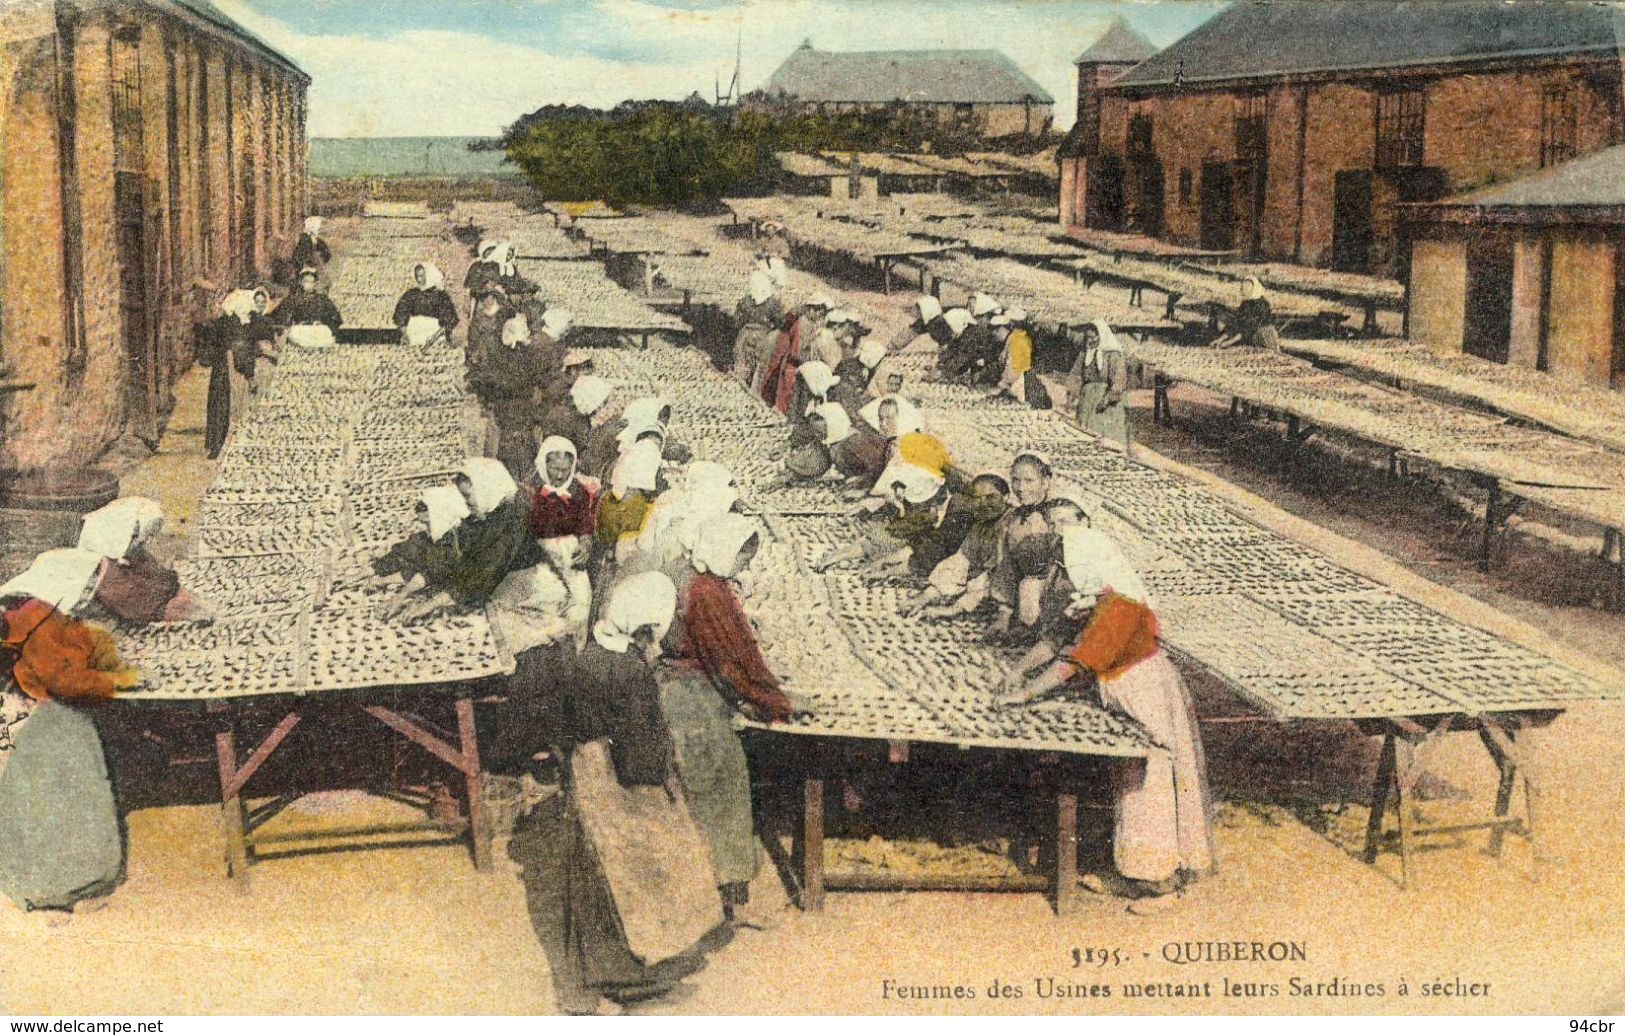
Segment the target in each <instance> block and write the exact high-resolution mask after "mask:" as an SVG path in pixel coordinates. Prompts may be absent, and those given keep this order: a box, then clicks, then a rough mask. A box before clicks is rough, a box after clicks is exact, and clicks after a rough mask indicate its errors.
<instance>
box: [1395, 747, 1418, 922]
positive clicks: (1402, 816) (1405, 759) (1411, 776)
mask: <svg viewBox="0 0 1625 1035" xmlns="http://www.w3.org/2000/svg"><path fill="white" fill-rule="evenodd" d="M1390 742H1391V743H1392V744H1393V745H1394V752H1395V758H1394V775H1395V778H1396V779H1395V781H1394V809H1395V811H1396V812H1397V813H1398V814H1399V886H1400V887H1402V888H1404V889H1406V890H1410V888H1411V886H1412V885H1413V883H1414V882H1415V879H1416V878H1415V876H1414V875H1413V874H1412V873H1411V853H1412V852H1413V851H1415V848H1416V845H1415V838H1416V835H1415V831H1413V830H1412V829H1411V827H1412V824H1411V805H1412V804H1413V799H1412V797H1411V792H1412V790H1413V789H1414V787H1415V786H1416V778H1417V777H1418V776H1419V775H1421V774H1420V773H1418V772H1417V771H1416V747H1415V745H1414V744H1412V743H1411V741H1410V739H1409V738H1408V737H1403V736H1401V737H1393V738H1390Z"/></svg>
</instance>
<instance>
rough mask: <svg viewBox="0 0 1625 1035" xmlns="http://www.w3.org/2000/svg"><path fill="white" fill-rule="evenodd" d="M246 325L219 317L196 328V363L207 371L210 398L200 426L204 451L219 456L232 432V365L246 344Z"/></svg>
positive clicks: (228, 318)
mask: <svg viewBox="0 0 1625 1035" xmlns="http://www.w3.org/2000/svg"><path fill="white" fill-rule="evenodd" d="M248 327H249V325H247V324H244V323H242V322H241V321H240V320H238V319H237V318H236V317H235V316H228V315H225V314H221V315H220V316H217V317H215V318H214V319H213V320H210V321H209V322H208V323H200V324H197V325H196V327H195V332H196V336H197V361H198V362H199V363H202V364H203V365H204V366H206V367H208V368H209V395H208V404H207V411H206V416H205V418H204V423H203V451H204V453H206V454H207V455H208V457H209V459H210V460H213V459H214V458H215V457H217V456H219V455H220V450H221V448H222V447H224V446H225V444H226V435H227V434H228V433H229V432H230V430H231V364H232V363H233V362H234V361H235V359H236V355H237V353H238V352H239V351H240V350H241V348H242V343H243V342H244V341H245V335H246V334H247V331H248Z"/></svg>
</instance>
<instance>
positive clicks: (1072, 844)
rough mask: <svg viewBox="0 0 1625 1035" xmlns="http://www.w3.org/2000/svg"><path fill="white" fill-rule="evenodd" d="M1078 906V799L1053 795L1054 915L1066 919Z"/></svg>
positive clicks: (1068, 794) (1065, 794) (1067, 792)
mask: <svg viewBox="0 0 1625 1035" xmlns="http://www.w3.org/2000/svg"><path fill="white" fill-rule="evenodd" d="M1077 904H1078V796H1077V794H1075V793H1074V792H1072V791H1070V790H1062V791H1060V792H1058V793H1057V794H1056V795H1055V912H1056V914H1057V915H1059V916H1068V915H1070V914H1071V913H1073V912H1075V911H1076V909H1077Z"/></svg>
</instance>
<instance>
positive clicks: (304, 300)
mask: <svg viewBox="0 0 1625 1035" xmlns="http://www.w3.org/2000/svg"><path fill="white" fill-rule="evenodd" d="M271 320H272V321H273V322H274V323H275V324H276V325H277V326H278V327H294V326H297V325H298V324H302V323H320V324H326V325H327V329H328V330H330V331H334V332H337V331H338V329H339V328H340V327H342V326H343V325H344V317H342V316H340V315H339V307H338V306H336V305H334V304H333V300H332V299H331V298H328V297H327V296H326V295H324V294H322V293H321V292H320V291H305V290H303V289H301V288H294V289H293V290H292V291H290V292H288V297H287V298H284V299H283V300H282V301H281V302H280V303H278V304H277V307H276V308H275V309H273V310H271Z"/></svg>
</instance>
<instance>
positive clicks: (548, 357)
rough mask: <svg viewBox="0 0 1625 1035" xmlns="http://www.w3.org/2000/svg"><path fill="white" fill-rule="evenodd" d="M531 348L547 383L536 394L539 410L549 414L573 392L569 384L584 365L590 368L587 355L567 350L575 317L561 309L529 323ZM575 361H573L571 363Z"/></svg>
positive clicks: (554, 307)
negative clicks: (568, 393) (560, 401)
mask: <svg viewBox="0 0 1625 1035" xmlns="http://www.w3.org/2000/svg"><path fill="white" fill-rule="evenodd" d="M526 320H527V321H528V322H529V323H530V331H531V333H530V347H531V348H533V349H535V350H536V357H537V359H538V360H539V361H540V362H541V364H542V372H543V373H544V374H545V375H546V380H545V381H543V382H542V386H541V388H540V389H538V390H537V392H536V407H537V409H538V410H539V411H540V412H542V413H546V412H547V411H548V410H549V409H551V408H552V407H553V406H554V405H555V404H557V403H558V401H559V400H560V399H563V398H564V397H565V394H566V393H567V392H569V390H570V384H571V382H573V381H574V380H575V379H576V377H577V376H578V375H579V374H580V373H582V366H583V365H587V366H590V365H591V362H592V361H591V360H590V359H588V358H587V356H586V355H585V354H584V353H580V352H577V353H575V354H574V355H573V356H572V355H571V353H570V351H569V350H568V349H566V348H565V345H564V339H565V336H566V335H568V334H569V333H570V328H571V327H572V326H573V325H574V323H575V314H574V313H572V312H570V310H568V309H562V308H560V307H558V306H551V307H548V308H546V309H545V310H544V311H543V312H542V314H541V316H540V318H539V319H537V320H530V318H529V317H526ZM572 360H573V362H572Z"/></svg>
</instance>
